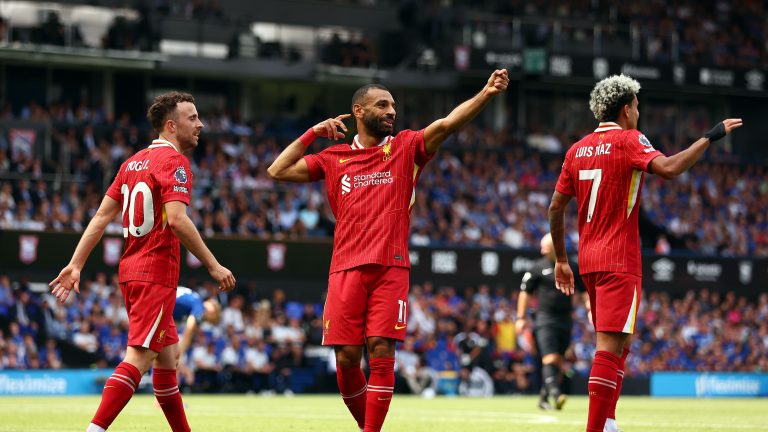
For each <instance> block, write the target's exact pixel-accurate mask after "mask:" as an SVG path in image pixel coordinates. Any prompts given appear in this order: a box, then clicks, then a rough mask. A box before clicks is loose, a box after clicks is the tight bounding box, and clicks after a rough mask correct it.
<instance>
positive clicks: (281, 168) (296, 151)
mask: <svg viewBox="0 0 768 432" xmlns="http://www.w3.org/2000/svg"><path fill="white" fill-rule="evenodd" d="M349 116H350V114H342V115H340V116H338V117H336V118H329V119H327V120H324V121H322V122H320V123H318V124H316V125H314V126H312V127H311V128H309V129H308V130H307V132H305V133H304V135H302V136H301V137H299V138H298V139H296V140H295V141H293V142H292V143H291V144H290V145H289V146H288V147H286V148H285V150H283V151H282V153H280V155H279V156H277V159H275V161H274V162H272V165H270V166H269V168H267V173H268V174H269V176H270V177H272V178H273V179H275V180H279V181H287V182H295V183H308V182H310V181H312V180H311V179H310V178H309V167H307V162H306V161H305V160H304V152H305V151H306V150H307V147H309V145H310V144H312V142H313V141H314V140H315V138H317V137H319V136H320V137H325V138H329V139H330V138H332V139H333V140H334V141H336V140H338V139H341V138H344V134H343V133H342V132H341V131H340V130H339V129H341V130H343V131H344V132H346V131H347V127H346V126H345V125H344V122H343V120H344V119H346V118H348V117H349Z"/></svg>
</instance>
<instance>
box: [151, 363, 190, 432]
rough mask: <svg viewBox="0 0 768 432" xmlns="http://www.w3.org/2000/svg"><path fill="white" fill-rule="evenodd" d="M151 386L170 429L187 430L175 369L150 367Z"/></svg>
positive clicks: (177, 431) (180, 431)
mask: <svg viewBox="0 0 768 432" xmlns="http://www.w3.org/2000/svg"><path fill="white" fill-rule="evenodd" d="M152 387H153V388H154V391H155V397H156V398H157V402H158V403H159V404H160V408H162V409H163V414H165V418H166V420H168V424H169V425H170V426H171V430H172V431H173V432H189V431H190V429H189V424H188V423H187V415H186V414H185V413H184V402H182V400H181V393H179V383H178V381H177V380H176V369H161V368H154V369H152Z"/></svg>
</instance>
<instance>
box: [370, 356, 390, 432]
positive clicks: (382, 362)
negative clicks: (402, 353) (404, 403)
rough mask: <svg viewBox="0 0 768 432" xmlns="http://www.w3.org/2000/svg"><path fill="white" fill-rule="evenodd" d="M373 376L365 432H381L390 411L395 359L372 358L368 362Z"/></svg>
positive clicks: (371, 377)
mask: <svg viewBox="0 0 768 432" xmlns="http://www.w3.org/2000/svg"><path fill="white" fill-rule="evenodd" d="M368 363H369V365H370V368H371V376H370V377H369V378H368V397H367V401H366V405H365V428H364V429H363V430H364V431H365V432H379V431H381V425H383V424H384V418H385V417H387V411H389V403H390V402H391V401H392V392H393V391H394V390H395V359H394V358H392V357H379V358H372V359H370V361H369V362H368Z"/></svg>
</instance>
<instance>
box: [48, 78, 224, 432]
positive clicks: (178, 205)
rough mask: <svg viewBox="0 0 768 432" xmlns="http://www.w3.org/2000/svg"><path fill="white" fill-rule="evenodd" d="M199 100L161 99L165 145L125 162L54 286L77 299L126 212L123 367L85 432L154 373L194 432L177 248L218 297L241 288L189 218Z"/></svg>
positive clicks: (164, 403)
mask: <svg viewBox="0 0 768 432" xmlns="http://www.w3.org/2000/svg"><path fill="white" fill-rule="evenodd" d="M194 102H195V100H194V98H193V97H192V96H191V95H189V94H186V93H178V92H172V93H167V94H164V95H160V96H158V97H157V98H155V100H154V103H153V104H152V106H151V107H150V108H149V112H148V113H147V117H148V118H149V121H150V123H151V124H152V127H153V128H154V129H155V131H156V132H157V133H158V134H159V139H156V140H154V141H152V144H151V145H150V146H149V147H147V148H146V149H144V150H141V151H139V152H137V153H136V154H135V155H133V156H132V157H131V158H130V159H128V160H127V161H125V162H124V163H123V164H122V165H121V166H120V170H119V171H118V172H117V175H116V176H115V180H114V182H113V183H112V185H111V186H110V187H109V190H107V194H106V196H105V197H104V199H103V200H102V202H101V205H100V206H99V209H98V211H97V212H96V215H95V216H94V217H93V219H91V221H90V223H89V224H88V227H87V228H86V229H85V232H84V233H83V236H82V238H81V239H80V242H79V243H78V244H77V248H76V249H75V253H74V255H73V256H72V260H71V261H70V263H69V265H67V266H66V267H65V268H64V269H63V270H62V271H61V273H59V276H58V277H56V279H54V280H53V281H52V282H51V283H50V285H51V287H52V288H53V294H54V295H55V296H56V297H57V298H58V299H59V300H60V301H62V302H63V301H65V300H66V299H67V297H68V296H69V294H70V292H71V291H72V290H73V289H74V290H75V292H79V285H80V272H81V271H82V269H83V265H84V264H85V261H86V260H87V258H88V255H90V253H91V251H92V250H93V248H94V247H95V246H96V244H97V243H98V242H99V240H100V239H101V236H102V235H103V234H104V230H105V228H106V227H107V224H109V222H110V221H112V220H114V218H115V217H116V216H117V214H118V213H119V212H120V210H121V209H122V221H123V237H125V251H124V252H123V256H122V257H121V258H120V269H119V279H120V290H121V291H122V293H123V301H124V302H125V308H126V310H127V312H128V318H129V323H128V348H127V350H126V355H125V359H123V361H122V363H120V364H119V365H118V366H117V368H115V371H114V373H113V374H112V375H111V376H110V377H109V378H108V379H107V382H106V383H105V384H104V391H103V393H102V395H101V403H100V404H99V408H98V409H97V410H96V414H95V415H94V417H93V420H91V424H90V425H89V426H88V429H87V432H104V431H105V430H106V429H107V428H109V426H110V425H111V424H112V422H113V421H114V420H115V418H116V417H117V415H118V414H119V413H120V411H122V409H123V408H124V407H125V405H126V404H127V403H128V401H129V400H130V399H131V397H132V396H133V393H134V392H135V391H136V388H137V386H138V384H139V381H140V380H141V376H142V375H144V373H146V372H147V371H148V370H149V368H150V366H152V367H153V368H154V370H153V372H154V373H153V374H152V384H153V387H154V391H155V396H156V397H157V401H158V402H159V404H160V406H161V407H162V409H163V413H164V414H165V417H166V419H167V420H168V423H169V425H170V426H171V429H172V430H173V431H174V432H186V431H189V430H190V429H189V425H188V424H187V418H186V414H185V413H184V404H183V403H182V400H181V394H180V393H179V387H178V384H177V383H178V381H177V379H176V367H177V364H178V359H179V349H178V342H179V337H178V334H177V332H176V325H175V324H174V322H173V309H174V304H175V302H176V285H177V284H178V282H179V256H180V250H179V241H181V243H183V244H184V247H186V248H187V249H188V250H189V251H191V252H192V253H193V254H194V255H195V256H196V257H197V258H198V259H199V260H200V261H201V262H202V263H203V264H204V265H205V266H206V268H207V269H208V272H209V273H210V274H211V276H212V277H213V278H214V279H215V280H216V281H217V282H218V283H219V289H221V290H230V289H232V288H234V286H235V278H234V276H232V272H230V271H229V270H227V269H226V268H225V267H223V266H222V265H221V264H219V263H218V261H216V258H214V256H213V254H211V251H210V250H208V248H207V247H206V246H205V243H203V239H202V238H201V237H200V233H199V232H198V231H197V229H196V228H195V225H194V224H193V223H192V221H191V220H190V219H189V217H187V205H189V199H190V193H191V192H192V173H191V171H190V169H189V160H187V158H186V157H185V156H184V154H183V153H184V152H186V151H188V150H191V149H192V148H194V147H195V146H197V141H198V138H199V135H200V131H201V130H202V128H203V123H202V122H201V121H200V119H199V118H198V115H197V109H196V108H195V105H194Z"/></svg>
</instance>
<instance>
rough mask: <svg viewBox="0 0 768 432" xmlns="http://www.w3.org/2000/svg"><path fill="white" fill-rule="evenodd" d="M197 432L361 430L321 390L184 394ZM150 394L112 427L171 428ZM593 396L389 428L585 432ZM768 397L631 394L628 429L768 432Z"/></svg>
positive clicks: (403, 410)
mask: <svg viewBox="0 0 768 432" xmlns="http://www.w3.org/2000/svg"><path fill="white" fill-rule="evenodd" d="M184 400H185V402H186V403H187V405H188V407H187V416H188V418H189V423H190V426H191V427H192V430H193V431H228V432H230V431H231V432H237V431H248V432H255V431H286V432H288V431H297V432H298V431H318V432H336V431H350V432H357V428H356V425H355V423H354V422H353V420H352V417H351V416H350V415H349V413H348V412H347V410H346V407H344V404H343V403H342V401H341V399H340V398H339V397H338V396H333V395H320V396H296V397H290V398H288V397H284V396H272V397H262V396H245V395H235V396H199V395H193V396H189V395H188V396H185V397H184ZM153 401H154V399H153V398H152V397H150V396H148V395H137V396H136V397H134V398H133V399H132V400H131V402H130V403H129V404H128V407H127V408H126V409H125V410H124V411H123V413H122V414H121V415H120V417H118V419H117V420H116V421H115V423H114V424H113V425H112V427H111V428H110V429H109V430H110V432H112V431H114V432H121V431H125V432H138V431H167V430H169V427H168V425H167V424H166V423H165V418H164V417H163V414H162V412H161V411H160V409H159V408H156V407H155V406H154V403H153ZM587 402H588V400H587V398H586V397H571V398H570V399H569V400H568V403H567V404H566V406H565V408H564V409H563V411H560V412H557V411H553V412H543V411H540V410H538V409H537V408H536V398H535V397H530V396H526V397H494V398H490V399H483V398H480V399H474V398H447V397H437V398H434V399H422V398H418V397H412V396H398V395H395V398H394V399H393V401H392V406H391V408H390V411H389V415H388V417H387V422H386V423H385V425H384V430H385V431H386V432H400V431H402V432H486V431H488V432H490V431H510V432H524V431H536V432H548V431H558V432H578V431H583V430H584V429H585V425H586V412H587V411H586V410H587ZM98 403H99V398H98V397H96V396H85V397H74V396H73V397H0V431H2V432H5V431H14V432H15V431H24V432H28V431H41V432H42V431H84V430H85V427H86V426H87V425H88V422H89V420H90V418H91V416H92V415H93V413H94V411H95V409H96V406H97V405H98ZM766 408H768V401H766V400H764V399H763V400H760V399H651V398H648V397H624V398H622V399H621V401H620V403H619V410H618V413H617V415H618V417H619V425H620V426H621V428H622V429H623V430H624V431H625V432H641V431H642V432H660V431H691V432H693V431H697V432H699V431H719V432H729V431H734V432H747V431H768V411H767V410H766Z"/></svg>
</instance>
